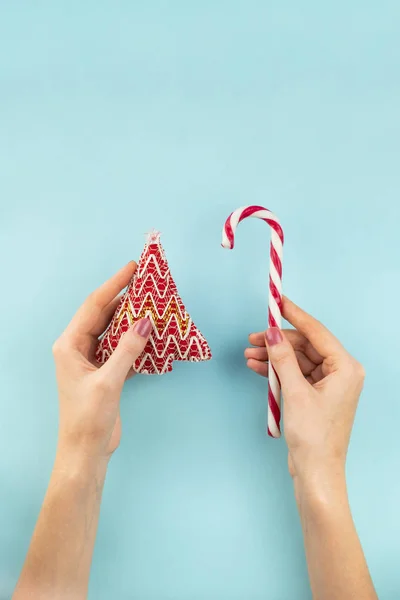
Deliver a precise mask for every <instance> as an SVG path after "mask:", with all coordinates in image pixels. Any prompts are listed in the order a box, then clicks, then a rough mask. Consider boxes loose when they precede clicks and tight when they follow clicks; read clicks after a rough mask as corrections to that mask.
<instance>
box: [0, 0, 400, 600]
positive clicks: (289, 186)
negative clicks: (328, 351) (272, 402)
mask: <svg viewBox="0 0 400 600" xmlns="http://www.w3.org/2000/svg"><path fill="white" fill-rule="evenodd" d="M399 19H400V6H399V3H398V2H397V1H396V0H393V1H391V2H390V1H382V0H375V1H367V0H353V1H352V2H347V1H345V0H336V1H335V2H318V1H317V0H305V1H303V2H298V0H285V1H281V2H278V1H277V0H275V2H263V1H262V0H258V1H257V0H246V1H245V0H243V1H241V0H238V1H234V0H231V1H230V2H228V1H218V0H217V1H211V0H207V1H204V0H203V1H202V2H200V1H198V2H193V1H191V2H189V1H187V0H186V1H184V0H181V1H178V0H171V1H169V2H167V1H148V2H144V1H143V2H133V1H131V2H128V1H124V2H123V1H119V2H118V1H114V2H112V1H111V0H108V1H102V2H98V1H97V2H95V1H94V0H92V1H86V2H78V1H77V0H73V1H71V0H70V1H69V2H54V1H50V0H47V1H44V0H43V1H37V2H32V1H31V0H29V1H28V0H25V1H19V2H14V3H12V2H5V1H3V2H1V3H0V136H1V139H0V203H1V224H0V234H1V244H0V253H1V264H2V275H1V291H2V293H1V301H0V302H1V305H0V308H1V315H2V327H1V331H2V334H1V335H2V344H1V350H0V365H1V366H0V390H1V438H0V470H1V471H0V478H1V510H0V531H1V549H0V586H1V587H0V598H1V599H3V598H7V597H9V595H10V593H11V589H12V587H13V585H14V583H15V581H16V578H17V576H18V572H19V570H20V567H21V564H22V561H23V557H24V553H25V551H26V548H27V544H28V541H29V537H30V535H31V532H32V528H33V526H34V522H35V519H36V517H37V514H38V510H39V507H40V504H41V501H42V498H43V494H44V492H45V488H46V485H47V481H48V478H49V474H50V470H51V466H52V461H53V455H54V449H55V443H56V430H57V400H56V386H55V381H54V372H53V361H52V356H51V352H50V347H51V344H52V342H53V340H54V339H55V338H56V337H57V335H58V334H59V333H60V332H61V331H62V329H63V328H64V326H65V325H66V324H67V322H68V321H69V319H70V317H71V316H72V314H73V313H74V311H75V309H76V308H77V307H78V306H79V305H80V303H81V302H82V300H83V299H84V298H85V296H86V295H87V294H88V293H89V292H90V291H91V290H93V289H94V288H95V287H96V286H98V285H99V284H100V283H101V282H102V281H103V280H104V279H106V278H108V277H109V276H110V275H111V274H112V273H113V272H114V271H115V270H116V269H118V268H119V267H120V266H121V265H123V264H124V263H125V262H126V261H128V260H129V259H131V258H137V257H138V256H139V254H140V252H141V250H142V246H143V242H144V238H143V233H144V232H146V231H147V230H148V229H150V228H151V227H156V228H159V229H161V231H162V232H163V243H164V247H165V250H166V253H167V257H168V259H169V262H170V264H171V267H172V271H173V275H174V277H175V279H176V282H177V284H178V287H179V289H180V292H181V294H182V296H183V299H184V301H185V303H186V306H187V308H188V310H189V311H190V312H191V314H192V316H193V317H194V319H195V322H196V323H197V324H198V326H199V327H200V328H201V329H202V330H203V332H204V334H205V335H206V336H207V338H208V339H209V342H210V344H211V346H212V349H213V352H214V360H213V361H212V362H211V363H206V364H201V365H191V364H182V365H179V366H177V367H176V368H175V370H174V372H173V374H171V375H168V376H166V377H163V378H145V377H142V378H137V379H136V380H135V381H133V382H131V383H129V385H127V387H126V390H125V392H124V397H123V399H122V413H123V424H124V437H123V442H122V446H121V448H120V450H119V451H118V452H117V454H116V455H115V457H114V458H113V461H112V464H111V467H110V471H109V475H108V479H107V483H106V488H105V493H104V501H103V506H102V515H101V522H100V527H99V535H98V540H97V546H96V551H95V556H94V562H93V570H92V578H91V587H90V598H91V599H92V600H105V599H107V600H108V599H109V598H118V599H119V600H125V599H130V598H135V599H138V600H153V599H154V600H202V599H204V598H207V599H209V600H214V599H215V600H253V599H254V600H258V599H264V598H271V599H272V600H288V599H292V598H293V599H296V600H299V599H300V600H302V599H308V598H310V591H309V587H308V581H307V575H306V565H305V561H304V556H303V548H302V538H301V532H300V527H299V523H298V518H297V514H296V508H295V503H294V500H293V495H292V487H291V481H290V479H289V476H288V474H287V470H286V449H285V444H284V442H283V441H272V440H270V439H268V438H267V437H266V436H265V434H264V426H265V406H266V382H265V381H262V380H261V379H258V378H257V377H256V376H255V375H253V374H252V373H250V372H248V371H247V370H246V366H245V361H244V359H243V355H242V353H243V350H244V348H245V346H246V337H247V334H248V333H249V332H250V331H252V330H260V329H262V328H264V327H265V326H266V299H267V271H268V266H267V255H268V250H267V245H268V231H267V228H266V227H265V226H264V224H262V223H257V222H254V221H252V222H247V223H246V224H243V225H241V227H240V230H239V231H238V239H237V246H236V249H235V251H234V252H232V253H229V252H227V251H223V250H222V249H221V248H220V246H219V244H220V229H221V227H222V224H223V222H224V220H225V218H226V217H227V215H228V214H229V212H230V211H231V210H233V209H234V208H236V207H237V206H240V205H243V204H249V203H250V204H251V203H261V204H264V205H266V206H268V207H269V208H271V209H273V210H274V211H275V212H276V213H277V214H278V215H279V216H280V218H281V220H282V223H283V226H284V230H285V234H286V239H287V243H286V247H285V260H284V284H285V291H286V293H287V294H289V295H290V296H291V297H293V299H295V300H296V301H297V302H298V303H300V304H301V305H302V306H304V307H305V308H307V309H308V310H310V311H311V312H312V313H314V314H315V315H317V316H318V317H319V318H320V319H322V320H323V321H324V322H325V323H326V324H327V325H328V326H329V327H330V328H332V330H333V331H335V332H336V333H337V335H338V336H339V337H340V338H341V339H342V340H343V342H344V344H345V345H346V346H347V347H348V348H349V350H350V351H352V352H353V353H354V354H355V355H356V356H357V357H358V358H359V359H360V360H361V361H362V362H363V363H364V365H365V367H366V370H367V374H368V376H367V381H366V388H365V392H364V394H363V397H362V402H361V404H360V409H359V412H358V416H357V422H356V426H355V430H354V436H353V441H352V445H351V451H350V456H349V463H348V473H349V487H350V496H351V504H352V507H353V510H354V515H355V520H356V523H357V527H358V530H359V533H360V536H361V539H362V542H363V545H364V548H365V552H366V555H367V558H368V561H369V564H370V567H371V571H372V574H373V577H374V580H375V582H376V585H377V588H378V591H379V593H380V596H381V598H384V599H386V600H391V599H393V600H394V599H395V598H399V595H400V569H399V555H400V543H399V537H400V521H399V506H400V483H399V459H400V436H399V428H400V408H399V406H400V405H399V391H398V379H397V373H398V364H397V362H398V356H397V351H398V347H399V345H398V342H399V334H400V331H399V325H398V317H397V312H398V305H399V296H400V279H399V260H400V251H399V250H400V248H399V231H398V227H399V217H400V210H399V195H400V172H399V158H400V156H399V150H400V141H399V135H400V111H399V101H400V94H399V92H400V78H399V60H400V42H399V34H400V25H399Z"/></svg>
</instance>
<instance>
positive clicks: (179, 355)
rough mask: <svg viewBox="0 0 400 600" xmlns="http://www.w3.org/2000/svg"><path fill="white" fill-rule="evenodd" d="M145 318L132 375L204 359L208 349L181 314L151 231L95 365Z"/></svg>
mask: <svg viewBox="0 0 400 600" xmlns="http://www.w3.org/2000/svg"><path fill="white" fill-rule="evenodd" d="M146 316H147V317H149V318H150V319H151V321H152V323H153V331H152V333H151V335H150V338H149V341H148V343H147V345H146V348H145V349H144V352H143V354H142V355H141V356H140V357H139V358H138V359H137V361H136V362H135V364H134V365H133V369H134V371H136V373H146V374H157V375H162V374H163V373H167V372H169V371H172V364H173V361H174V360H179V361H182V360H187V361H192V362H199V361H202V360H210V358H211V350H210V348H209V346H208V343H207V341H206V339H205V338H204V336H203V335H202V334H201V333H200V331H199V330H198V329H197V327H196V326H195V324H194V323H193V321H192V319H191V317H190V315H189V314H188V313H187V312H186V309H185V306H184V304H183V302H182V300H181V298H180V296H179V294H178V290H177V287H176V284H175V282H174V280H173V279H172V275H171V273H170V269H169V266H168V263H167V259H166V257H165V253H164V249H163V247H162V245H161V241H160V234H159V233H158V232H156V231H154V232H151V233H150V234H149V235H148V239H147V243H146V245H145V247H144V250H143V253H142V256H141V257H140V260H139V263H138V267H137V269H136V272H135V274H134V276H133V278H132V280H131V282H130V283H129V286H128V288H127V290H126V292H125V294H124V295H123V297H122V298H121V302H120V303H119V305H118V307H117V310H116V311H115V314H114V316H113V318H112V321H111V323H110V325H109V327H108V329H107V330H106V331H105V333H104V334H103V337H102V338H101V339H100V342H99V345H98V348H97V351H96V359H97V361H98V362H99V363H101V364H102V363H104V362H105V361H106V360H107V359H108V358H109V357H110V356H111V354H112V352H113V351H114V350H115V348H116V347H117V345H118V342H119V340H120V338H121V336H122V335H123V333H125V331H126V330H127V329H128V328H129V327H130V326H131V325H133V324H134V323H136V321H138V320H139V319H142V318H143V317H146Z"/></svg>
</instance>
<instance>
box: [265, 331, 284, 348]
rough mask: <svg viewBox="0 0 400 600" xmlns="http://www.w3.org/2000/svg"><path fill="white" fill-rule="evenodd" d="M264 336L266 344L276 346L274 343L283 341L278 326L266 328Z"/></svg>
mask: <svg viewBox="0 0 400 600" xmlns="http://www.w3.org/2000/svg"><path fill="white" fill-rule="evenodd" d="M265 337H266V338H267V342H268V346H276V344H280V343H281V342H283V337H282V334H281V332H280V329H278V327H271V329H267V331H266V332H265Z"/></svg>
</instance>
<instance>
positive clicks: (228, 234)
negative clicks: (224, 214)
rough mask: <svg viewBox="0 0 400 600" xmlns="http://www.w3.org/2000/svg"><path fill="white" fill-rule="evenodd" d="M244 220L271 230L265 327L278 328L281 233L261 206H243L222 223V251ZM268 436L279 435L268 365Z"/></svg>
mask: <svg viewBox="0 0 400 600" xmlns="http://www.w3.org/2000/svg"><path fill="white" fill-rule="evenodd" d="M247 217H257V218H258V219H262V220H263V221H265V222H266V223H268V225H269V226H270V227H271V251H270V265H269V303H268V324H269V327H279V328H280V327H281V323H282V254H283V231H282V227H281V226H280V223H279V221H278V219H277V217H276V216H275V215H274V214H273V213H272V212H271V211H270V210H268V209H267V208H263V207H262V206H243V207H242V208H238V209H237V210H235V211H234V212H233V213H232V214H231V215H230V216H229V217H228V219H227V220H226V223H225V226H224V229H223V231H222V246H223V248H228V249H230V250H232V249H233V246H234V243H235V231H236V227H237V226H238V224H239V223H240V221H243V219H246V218H247ZM268 382H269V385H268V434H269V435H270V436H271V437H274V438H278V437H280V435H281V431H280V420H281V386H280V382H279V378H278V375H277V374H276V371H275V369H274V367H273V366H272V364H271V363H269V365H268Z"/></svg>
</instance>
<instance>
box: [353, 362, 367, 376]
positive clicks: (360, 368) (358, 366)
mask: <svg viewBox="0 0 400 600" xmlns="http://www.w3.org/2000/svg"><path fill="white" fill-rule="evenodd" d="M354 371H355V373H356V375H357V376H358V378H359V379H361V381H364V379H365V369H364V367H363V365H362V364H361V363H359V362H358V361H357V360H356V361H354Z"/></svg>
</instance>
